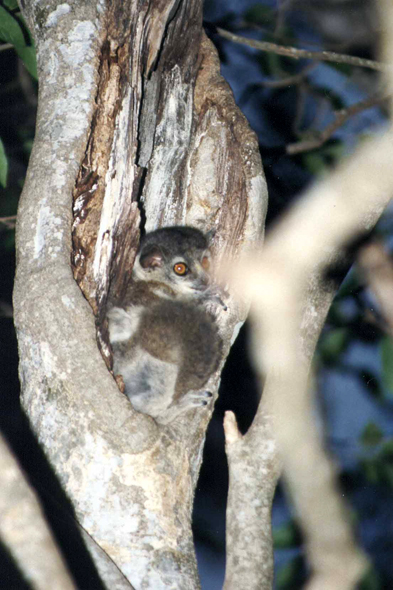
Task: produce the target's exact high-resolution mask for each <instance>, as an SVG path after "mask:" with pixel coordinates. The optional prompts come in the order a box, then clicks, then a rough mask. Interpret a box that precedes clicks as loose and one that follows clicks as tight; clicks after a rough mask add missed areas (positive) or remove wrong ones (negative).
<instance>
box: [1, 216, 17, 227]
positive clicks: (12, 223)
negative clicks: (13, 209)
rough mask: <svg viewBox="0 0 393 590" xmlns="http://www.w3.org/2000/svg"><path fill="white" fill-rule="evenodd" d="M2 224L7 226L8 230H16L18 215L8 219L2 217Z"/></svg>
mask: <svg viewBox="0 0 393 590" xmlns="http://www.w3.org/2000/svg"><path fill="white" fill-rule="evenodd" d="M0 223H2V224H3V225H5V226H6V228H7V229H15V224H16V215H9V216H8V217H0Z"/></svg>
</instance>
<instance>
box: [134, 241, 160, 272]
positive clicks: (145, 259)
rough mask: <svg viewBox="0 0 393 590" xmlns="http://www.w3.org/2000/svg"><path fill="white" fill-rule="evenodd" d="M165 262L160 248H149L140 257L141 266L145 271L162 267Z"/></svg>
mask: <svg viewBox="0 0 393 590" xmlns="http://www.w3.org/2000/svg"><path fill="white" fill-rule="evenodd" d="M163 262H164V256H163V254H162V252H161V250H160V249H159V248H158V246H153V245H152V246H147V247H146V248H145V249H144V250H142V252H141V255H140V257H139V264H140V265H141V267H142V268H144V269H145V270H153V269H154V268H158V267H161V266H162V265H163Z"/></svg>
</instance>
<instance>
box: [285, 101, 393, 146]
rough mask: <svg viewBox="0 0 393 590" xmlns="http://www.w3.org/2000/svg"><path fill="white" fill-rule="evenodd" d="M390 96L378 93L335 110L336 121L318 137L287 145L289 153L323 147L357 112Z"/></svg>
mask: <svg viewBox="0 0 393 590" xmlns="http://www.w3.org/2000/svg"><path fill="white" fill-rule="evenodd" d="M390 98H391V97H390V96H386V95H381V94H377V95H374V96H370V97H369V98H366V99H364V100H361V101H359V102H357V103H356V104H354V105H351V106H350V107H347V108H345V109H340V110H339V111H335V119H334V121H332V122H331V123H330V124H329V125H327V126H326V127H325V129H324V130H323V131H321V132H319V133H318V136H317V137H315V138H311V139H304V140H302V141H298V142H296V143H291V144H289V145H287V146H286V152H287V154H290V155H294V154H300V153H301V152H306V151H309V150H314V149H317V148H319V147H321V146H322V145H323V144H324V143H325V142H326V141H327V140H328V139H329V138H330V137H331V136H332V135H333V133H334V132H335V131H336V130H337V129H339V128H340V127H342V125H344V124H345V123H346V122H347V121H348V120H349V119H350V118H351V117H353V116H354V115H356V114H357V113H361V112H362V111H366V110H367V109H371V108H372V107H374V106H376V105H378V104H381V103H383V102H385V101H386V100H388V99H390Z"/></svg>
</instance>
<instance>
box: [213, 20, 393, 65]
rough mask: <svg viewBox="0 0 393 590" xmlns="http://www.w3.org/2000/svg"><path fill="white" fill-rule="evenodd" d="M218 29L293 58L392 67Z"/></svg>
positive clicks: (232, 37)
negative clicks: (249, 37) (287, 45)
mask: <svg viewBox="0 0 393 590" xmlns="http://www.w3.org/2000/svg"><path fill="white" fill-rule="evenodd" d="M216 31H217V33H218V34H219V35H220V36H221V37H224V39H229V41H233V42H234V43H240V44H242V45H247V46H248V47H253V48H254V49H260V50H261V51H269V52H270V53H276V54H278V55H285V56H286V57H292V58H293V59H314V60H318V61H330V62H333V63H342V64H349V65H351V66H358V67H361V68H370V69H372V70H378V71H385V70H387V69H388V68H390V67H391V66H390V65H388V64H386V63H381V62H378V61H375V60H373V59H364V58H363V57H356V56H354V55H345V54H343V53H335V52H334V51H308V50H306V49H298V48H297V47H285V46H284V45H277V44H276V43H269V42H268V41H257V40H256V39H248V38H247V37H241V36H240V35H235V34H234V33H231V32H230V31H226V30H225V29H221V27H217V28H216Z"/></svg>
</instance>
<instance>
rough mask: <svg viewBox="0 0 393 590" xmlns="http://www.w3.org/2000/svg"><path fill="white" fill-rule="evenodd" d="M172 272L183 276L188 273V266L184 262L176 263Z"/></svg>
mask: <svg viewBox="0 0 393 590" xmlns="http://www.w3.org/2000/svg"><path fill="white" fill-rule="evenodd" d="M173 270H174V271H175V273H176V274H177V275H180V276H184V275H186V274H187V273H188V266H187V264H184V262H176V264H175V266H174V267H173Z"/></svg>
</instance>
